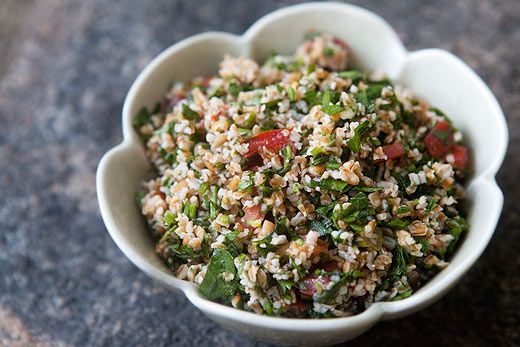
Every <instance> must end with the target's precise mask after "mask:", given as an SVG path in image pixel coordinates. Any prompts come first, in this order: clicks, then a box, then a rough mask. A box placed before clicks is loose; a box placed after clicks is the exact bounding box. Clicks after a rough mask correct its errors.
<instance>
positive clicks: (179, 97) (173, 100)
mask: <svg viewBox="0 0 520 347" xmlns="http://www.w3.org/2000/svg"><path fill="white" fill-rule="evenodd" d="M184 99H186V95H184V93H183V94H175V95H173V96H172V97H171V98H170V100H169V102H168V104H169V106H170V107H173V106H175V105H177V104H178V103H179V102H180V101H181V100H184Z"/></svg>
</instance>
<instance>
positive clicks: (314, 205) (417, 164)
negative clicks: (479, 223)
mask: <svg viewBox="0 0 520 347" xmlns="http://www.w3.org/2000/svg"><path fill="white" fill-rule="evenodd" d="M134 126H135V128H136V130H137V131H138V133H139V134H140V135H141V136H142V138H143V140H144V142H145V145H146V154H147V156H148V158H149V160H150V162H151V163H152V166H153V168H154V169H155V171H156V175H155V178H153V179H151V180H148V181H146V182H143V188H142V191H141V192H139V193H138V196H137V200H138V204H139V206H140V208H141V211H142V214H143V215H144V216H145V218H146V220H147V222H148V225H149V229H150V231H151V233H152V235H153V237H154V238H155V239H156V251H157V253H158V254H159V255H160V256H161V257H163V258H164V260H165V262H166V264H167V266H168V267H169V268H171V269H172V271H173V272H174V273H175V275H176V276H177V277H178V278H180V279H184V280H187V281H191V282H195V283H197V284H199V285H200V291H201V292H202V294H203V295H204V296H206V297H207V298H208V299H210V300H214V301H218V302H221V303H223V304H226V305H231V306H233V307H236V308H239V309H243V310H247V311H252V312H255V313H257V314H266V315H271V316H283V317H301V318H321V317H341V316H348V315H352V314H356V313H359V312H362V311H363V310H365V309H366V308H368V307H369V306H370V305H371V304H372V303H374V302H378V301H389V300H400V299H403V298H406V297H408V296H410V295H412V294H413V293H414V291H416V290H417V289H418V288H420V287H421V286H422V285H423V284H424V283H426V282H427V281H428V280H429V279H430V278H431V277H432V276H434V275H435V274H436V273H437V272H438V271H440V270H442V269H443V268H445V267H447V266H449V265H448V260H449V258H450V256H451V255H452V254H453V252H454V250H455V247H456V246H457V243H458V242H459V241H460V239H461V238H462V236H463V235H464V233H465V232H466V231H467V230H468V225H467V224H466V221H465V219H464V217H463V215H462V213H461V208H460V204H461V202H462V201H463V199H464V188H463V185H462V183H463V180H464V177H465V175H466V171H467V166H468V150H467V147H466V146H465V145H464V143H463V136H462V134H461V132H460V131H458V130H457V129H455V128H454V127H453V125H452V124H451V122H450V120H449V119H448V118H447V116H446V115H445V114H444V113H442V112H441V111H440V110H438V109H436V108H434V107H432V106H430V105H429V104H428V103H427V102H425V101H424V100H421V99H418V98H417V97H415V96H414V95H413V93H411V92H410V91H408V90H406V89H405V88H403V87H402V86H399V85H394V84H393V83H392V82H391V81H389V80H388V79H385V78H384V77H381V76H377V75H376V74H367V73H365V72H362V71H358V70H354V69H352V68H351V67H350V65H349V47H348V45H347V44H346V43H345V42H343V41H342V40H340V39H338V38H336V37H334V36H332V35H330V34H327V33H322V32H318V31H311V32H309V33H308V34H307V35H306V37H305V40H304V42H303V43H302V45H301V46H300V47H299V48H298V49H297V51H296V53H295V54H294V55H291V56H283V55H277V54H273V55H272V56H270V57H269V58H268V59H267V61H266V62H265V63H264V64H263V65H259V64H257V63H256V62H255V61H253V60H251V59H247V58H245V57H230V56H226V57H224V60H223V61H222V63H221V64H220V69H219V73H218V75H217V76H210V77H200V78H196V79H194V80H192V81H190V82H176V83H174V84H173V86H172V88H171V89H170V90H169V91H168V93H167V95H166V97H165V99H164V100H163V101H162V102H161V103H159V104H158V105H157V107H156V108H155V109H154V110H153V111H148V110H147V109H145V108H143V109H142V110H141V111H140V112H139V113H138V114H137V115H136V117H135V120H134Z"/></svg>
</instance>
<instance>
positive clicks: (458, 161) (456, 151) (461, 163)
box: [450, 145, 468, 170]
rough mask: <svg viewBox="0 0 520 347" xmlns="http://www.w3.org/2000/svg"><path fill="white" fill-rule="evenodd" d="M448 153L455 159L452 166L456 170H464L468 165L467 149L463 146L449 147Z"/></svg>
mask: <svg viewBox="0 0 520 347" xmlns="http://www.w3.org/2000/svg"><path fill="white" fill-rule="evenodd" d="M450 151H451V154H453V157H454V158H455V162H454V163H453V166H455V167H456V168H457V169H461V170H464V168H465V167H466V164H467V163H468V149H467V148H466V147H465V146H459V145H453V146H451V148H450Z"/></svg>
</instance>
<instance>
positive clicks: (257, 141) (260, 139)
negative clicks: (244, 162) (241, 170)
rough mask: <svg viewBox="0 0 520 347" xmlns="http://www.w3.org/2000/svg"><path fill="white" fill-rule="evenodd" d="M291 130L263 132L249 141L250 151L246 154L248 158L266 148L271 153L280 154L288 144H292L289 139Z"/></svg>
mask: <svg viewBox="0 0 520 347" xmlns="http://www.w3.org/2000/svg"><path fill="white" fill-rule="evenodd" d="M289 135H290V130H289V129H275V130H267V131H263V132H261V133H259V134H257V135H255V136H253V137H251V138H250V139H249V141H247V143H249V149H248V151H247V153H246V154H245V156H246V158H250V157H252V156H254V155H256V154H258V153H259V151H260V150H261V148H263V147H265V148H267V149H268V150H270V151H271V152H274V153H278V151H280V150H281V149H282V148H284V147H285V146H287V145H288V144H292V141H291V139H290V137H289Z"/></svg>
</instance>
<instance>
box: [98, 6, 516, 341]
mask: <svg viewBox="0 0 520 347" xmlns="http://www.w3.org/2000/svg"><path fill="white" fill-rule="evenodd" d="M309 28H317V29H320V30H324V31H328V32H330V33H333V34H334V35H336V36H338V37H339V38H341V39H343V40H344V41H345V42H347V43H348V44H349V46H350V48H351V52H352V56H353V63H354V65H356V67H358V68H361V69H364V70H367V71H381V72H384V73H385V74H386V75H388V76H389V77H390V78H392V79H393V80H394V81H397V82H399V83H401V84H404V85H405V86H407V87H408V88H410V89H411V90H412V91H414V92H415V93H416V94H417V95H418V96H419V97H421V98H424V99H426V100H427V101H428V102H430V103H431V104H433V105H435V106H436V107H438V108H440V109H442V110H443V111H445V112H446V113H447V114H448V115H449V116H450V117H451V119H452V120H453V123H454V124H455V126H456V127H458V128H460V129H461V130H462V131H463V133H464V135H465V137H466V140H467V141H468V143H469V146H470V148H471V154H472V158H473V164H474V169H475V173H474V175H473V177H472V178H471V179H470V181H469V182H468V186H467V207H468V211H469V215H468V219H469V223H470V224H471V230H470V231H469V233H468V235H467V237H466V239H465V240H464V242H463V243H462V245H461V247H460V248H459V250H458V251H457V252H456V254H455V256H454V258H453V259H452V261H451V265H450V266H449V267H448V268H447V269H445V270H443V271H442V272H441V273H439V274H438V275H437V276H436V277H435V278H433V279H432V280H431V281H430V282H428V284H427V285H425V286H424V287H423V288H421V289H420V290H419V291H417V292H416V293H414V294H413V295H412V296H411V297H409V298H406V299H404V300H401V301H396V302H381V303H376V304H373V305H372V306H371V307H370V308H369V309H368V310H366V311H365V312H363V313H361V314H358V315H356V316H353V317H347V318H335V319H321V320H311V319H287V318H275V317H268V316H258V315H255V314H253V313H249V312H244V311H240V310H237V309H234V308H231V307H227V306H224V305H220V304H217V303H214V302H211V301H208V300H206V299H204V298H203V297H202V296H201V295H200V293H199V291H198V289H197V287H196V286H195V285H193V284H191V283H188V282H185V281H181V280H178V279H176V278H175V277H174V275H173V274H172V273H171V272H170V270H168V268H167V267H166V266H165V265H164V264H163V262H162V260H161V259H160V258H159V257H158V256H157V255H156V254H155V252H154V244H153V241H152V240H151V238H150V237H149V234H148V232H147V230H146V228H145V223H144V220H143V218H142V216H141V214H140V212H139V211H138V208H137V207H136V205H135V200H134V193H135V191H136V190H137V189H138V186H139V182H140V181H141V180H142V179H144V178H145V177H147V176H148V175H149V169H150V165H149V163H148V161H147V159H146V157H145V153H144V149H143V144H142V142H141V141H140V139H139V137H138V135H137V134H136V133H135V131H134V130H133V128H132V118H133V116H134V115H135V114H136V112H137V111H138V109H139V108H141V107H142V106H147V107H152V105H154V104H155V102H157V101H159V100H161V98H162V97H163V95H164V93H165V92H166V91H167V88H168V86H169V84H170V82H171V81H172V80H173V79H177V80H186V79H190V78H193V77H195V76H200V75H210V74H214V73H216V72H217V69H218V63H219V62H220V61H221V59H222V57H223V55H224V54H225V53H230V54H232V55H245V56H248V57H252V58H254V59H255V60H257V61H259V62H262V61H264V60H265V58H266V57H267V56H268V55H269V53H270V52H271V51H272V50H275V51H276V52H279V53H291V52H293V51H294V50H295V48H296V47H297V46H298V45H299V43H300V42H301V41H302V37H303V34H304V33H305V32H306V31H307V30H308V29H309ZM123 134H124V141H123V142H122V143H121V144H120V145H118V146H116V147H115V148H113V149H112V150H110V151H109V152H108V153H106V154H105V156H104V157H103V159H102V160H101V162H100V163H99V167H98V172H97V193H98V199H99V205H100V208H101V214H102V216H103V220H104V221H105V224H106V227H107V229H108V231H109V233H110V235H111V236H112V238H113V239H114V241H115V242H116V244H117V245H118V246H119V248H120V249H121V250H122V251H123V253H124V254H125V255H126V256H127V257H128V258H129V259H130V260H131V261H132V262H133V263H134V264H135V265H137V266H138V267H139V268H140V269H141V270H143V271H144V272H146V273H147V274H148V275H150V276H151V277H152V278H154V279H156V280H157V281H159V282H161V283H163V284H164V285H166V286H168V287H170V288H172V289H178V290H181V291H183V292H184V294H185V295H186V296H187V297H188V299H189V300H190V301H191V302H192V303H193V304H194V305H195V306H197V307H198V308H199V309H200V310H202V311H203V312H204V313H205V314H206V315H207V316H209V317H210V318H212V319H214V320H215V321H217V322H218V323H219V324H221V325H223V326H225V327H227V328H231V329H235V330H238V331H240V332H242V333H245V334H249V335H252V336H254V337H256V338H259V339H262V340H267V341H271V342H277V343H284V344H313V345H316V344H330V343H337V342H341V341H345V340H348V339H352V338H354V337H356V336H357V335H359V334H361V333H363V332H364V331H366V330H367V329H369V328H370V327H371V326H373V325H374V324H376V323H377V322H378V321H379V320H381V319H392V318H396V317H402V316H405V315H408V314H410V313H412V312H415V311H417V310H420V309H421V308H423V307H425V306H426V305H429V304H431V303H432V302H433V301H435V300H437V299H438V298H440V297H441V296H442V295H444V294H445V293H446V292H447V291H448V290H449V289H450V288H451V287H453V286H454V285H455V283H456V282H457V281H458V280H459V279H460V277H461V276H462V275H463V274H464V273H465V272H466V271H467V270H468V269H469V267H470V266H471V265H472V264H473V263H474V262H475V261H476V260H477V258H478V257H479V255H480V254H481V253H482V251H483V250H484V248H485V247H486V245H487V244H488V242H489V239H490V238H491V235H492V234H493V231H494V229H495V226H496V224H497V221H498V218H499V216H500V212H501V210H502V203H503V196H502V192H501V191H500V189H499V188H498V186H497V184H496V183H495V174H496V172H497V170H498V168H499V167H500V165H501V163H502V160H503V158H504V155H505V152H506V147H507V126H506V123H505V120H504V115H503V114H502V111H501V109H500V106H499V105H498V103H497V101H496V99H495V97H494V96H493V94H492V93H491V91H490V90H489V88H488V87H487V86H486V85H485V84H484V83H483V82H482V80H481V79H480V78H479V77H478V76H477V75H476V74H475V73H474V72H473V71H472V70H471V69H470V68H469V67H468V66H467V65H466V64H464V63H463V62H462V61H461V60H459V59H458V58H456V57H455V56H453V55H452V54H450V53H448V52H446V51H442V50H438V49H426V50H421V51H417V52H408V51H407V50H406V49H405V48H404V46H403V44H402V43H401V42H400V40H399V39H398V37H397V35H396V34H395V32H394V31H393V30H392V29H391V28H390V26H389V25H388V24H387V23H386V22H385V21H384V20H382V19H381V18H379V17H378V16H376V15H374V14H372V13H371V12H368V11H366V10H364V9H361V8H359V7H355V6H351V5H343V4H338V3H308V4H303V5H297V6H292V7H288V8H284V9H282V10H279V11H276V12H273V13H271V14H269V15H267V16H265V17H263V18H261V19H260V20H259V21H258V22H256V23H255V24H254V25H253V26H252V27H251V28H250V29H249V30H248V31H247V32H246V33H245V34H244V35H242V36H235V35H231V34H227V33H219V32H211V33H205V34H200V35H196V36H193V37H190V38H188V39H185V40H183V41H181V42H179V43H177V44H175V45H173V46H172V47H170V48H168V49H167V50H165V51H164V52H163V53H161V54H160V55H159V56H158V57H157V58H155V59H154V60H153V61H152V62H151V63H150V64H149V65H148V66H147V67H146V68H145V69H144V70H143V72H141V74H140V75H139V77H138V78H137V79H136V81H135V82H134V84H133V85H132V87H131V89H130V92H129V93H128V96H127V98H126V101H125V104H124V108H123Z"/></svg>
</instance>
